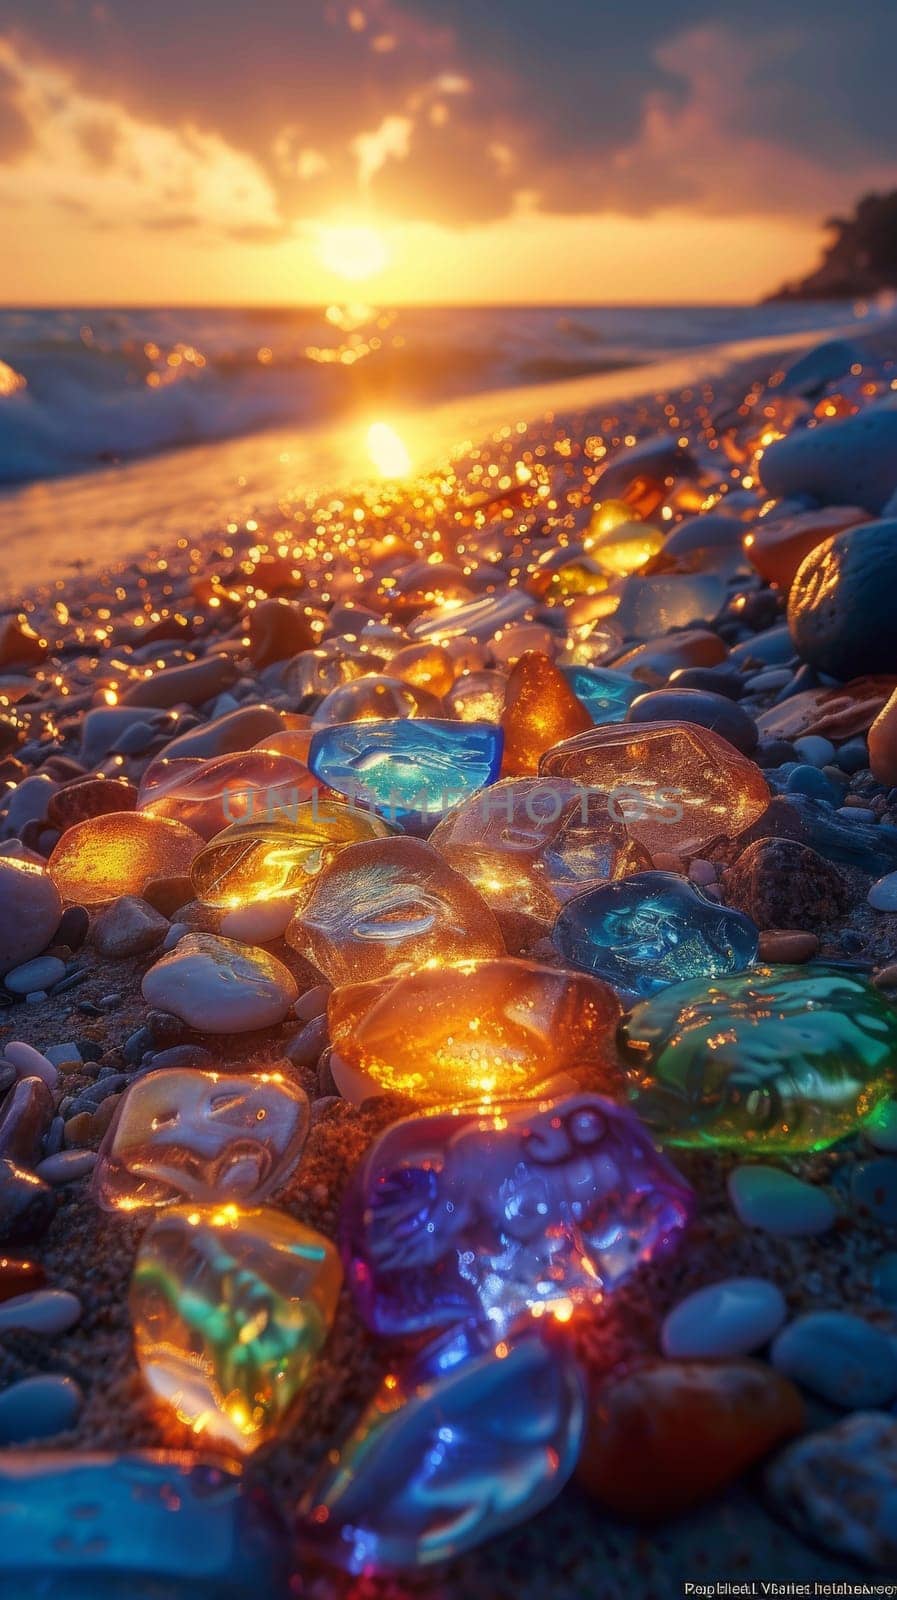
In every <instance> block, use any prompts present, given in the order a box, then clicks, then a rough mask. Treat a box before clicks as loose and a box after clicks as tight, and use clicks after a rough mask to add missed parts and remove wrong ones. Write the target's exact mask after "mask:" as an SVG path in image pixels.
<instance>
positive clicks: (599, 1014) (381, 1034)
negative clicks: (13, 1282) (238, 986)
mask: <svg viewBox="0 0 897 1600" xmlns="http://www.w3.org/2000/svg"><path fill="white" fill-rule="evenodd" d="M619 1015H620V1008H619V1001H618V1000H617V998H616V996H615V995H614V993H613V990H612V989H609V988H608V986H607V985H606V984H604V983H599V982H598V980H597V979H595V978H589V977H586V976H585V975H584V974H582V973H570V972H560V971H558V969H557V968H556V967H542V966H539V965H538V964H537V963H536V962H534V961H516V960H513V959H512V958H510V957H505V958H504V959H499V960H494V961H464V962H458V963H456V964H455V965H454V966H451V967H438V966H434V967H424V968H422V969H421V970H420V971H418V972H412V973H408V974H407V975H405V976H403V977H400V978H397V979H395V980H388V979H387V980H382V981H380V982H375V983H353V984H345V985H344V986H343V987H341V988H340V989H336V990H334V991H333V993H332V994H331V996H330V1003H329V1007H328V1016H329V1022H330V1037H331V1040H332V1042H333V1047H334V1050H335V1052H337V1055H338V1057H339V1058H340V1059H341V1060H342V1061H343V1062H344V1063H345V1064H346V1065H347V1066H348V1067H349V1068H350V1069H351V1070H352V1071H353V1072H355V1073H358V1074H361V1076H362V1078H363V1080H364V1081H365V1083H366V1084H367V1085H368V1086H369V1087H368V1093H371V1094H376V1093H381V1094H383V1093H386V1092H389V1093H393V1094H405V1095H411V1096H413V1098H414V1099H416V1100H419V1101H421V1102H423V1103H424V1104H428V1105H438V1106H444V1107H447V1106H451V1105H471V1104H472V1105H489V1104H493V1103H495V1102H496V1101H498V1102H501V1101H504V1100H513V1099H528V1098H530V1097H532V1096H533V1095H534V1094H535V1093H537V1092H538V1090H539V1089H540V1087H542V1086H544V1084H545V1083H546V1081H547V1080H548V1079H549V1078H552V1077H555V1076H557V1075H558V1074H561V1073H568V1072H570V1071H571V1070H573V1069H575V1068H578V1067H582V1066H584V1065H586V1064H590V1063H591V1064H595V1065H599V1066H600V1067H601V1070H602V1086H603V1087H606V1088H607V1090H608V1092H609V1093H612V1094H614V1093H617V1094H618V1093H619V1089H620V1085H621V1081H622V1075H621V1070H620V1068H619V1067H618V1066H617V1064H616V1060H615V1057H614V1051H613V1039H614V1030H615V1028H616V1026H617V1022H618V1019H619ZM337 1070H338V1066H337Z"/></svg>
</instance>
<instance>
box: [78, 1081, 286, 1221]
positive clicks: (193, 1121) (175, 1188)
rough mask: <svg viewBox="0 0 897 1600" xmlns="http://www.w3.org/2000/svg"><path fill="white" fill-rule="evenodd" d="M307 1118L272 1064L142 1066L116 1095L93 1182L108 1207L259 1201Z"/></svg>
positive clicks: (277, 1178) (282, 1174) (278, 1179)
mask: <svg viewBox="0 0 897 1600" xmlns="http://www.w3.org/2000/svg"><path fill="white" fill-rule="evenodd" d="M308 1125H309V1106H308V1097H307V1096H306V1094H305V1092H304V1090H303V1089H301V1088H300V1087H299V1085H298V1084H296V1083H293V1082H292V1080H291V1079H290V1077H289V1076H288V1075H287V1074H285V1073H284V1072H282V1071H278V1070H276V1068H275V1069H272V1070H268V1071H265V1072H258V1073H236V1072H234V1073H227V1074H221V1073H218V1072H199V1071H194V1070H192V1069H191V1068H188V1067H166V1068H164V1069H163V1070H161V1071H158V1072H147V1073H145V1074H144V1075H143V1076H141V1077H139V1078H136V1079H135V1080H134V1081H133V1083H132V1084H131V1085H130V1087H129V1088H128V1089H127V1091H126V1092H125V1094H123V1095H122V1097H121V1099H120V1100H119V1103H118V1106H117V1107H116V1111H115V1116H114V1117H113V1119H112V1122H111V1123H110V1125H109V1128H108V1129H107V1131H106V1134H105V1137H104V1139H103V1142H102V1144H101V1146H100V1152H99V1156H98V1158H97V1164H96V1166H95V1167H94V1169H93V1177H92V1179H91V1192H92V1194H93V1198H94V1199H95V1200H96V1202H97V1204H98V1205H101V1206H102V1207H103V1209H104V1210H105V1211H139V1210H142V1209H143V1208H144V1207H147V1206H167V1205H172V1204H177V1203H179V1202H182V1201H187V1200H197V1201H201V1202H213V1201H216V1200H219V1201H225V1200H238V1201H240V1202H241V1203H245V1204H257V1203H258V1202H259V1201H261V1200H264V1199H266V1198H267V1196H268V1195H269V1194H270V1193H271V1191H272V1190H273V1189H276V1188H277V1187H278V1185H280V1184H281V1183H283V1182H284V1180H285V1178H287V1177H288V1175H289V1173H290V1172H291V1171H292V1169H293V1167H294V1166H295V1165H296V1162H297V1161H298V1160H299V1157H300V1155H301V1154H302V1147H303V1145H304V1144H305V1139H306V1135H307V1133H308Z"/></svg>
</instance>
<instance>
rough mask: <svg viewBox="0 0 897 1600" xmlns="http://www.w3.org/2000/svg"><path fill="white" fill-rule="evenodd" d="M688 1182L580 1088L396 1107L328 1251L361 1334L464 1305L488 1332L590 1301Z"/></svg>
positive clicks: (613, 1283) (670, 1216)
mask: <svg viewBox="0 0 897 1600" xmlns="http://www.w3.org/2000/svg"><path fill="white" fill-rule="evenodd" d="M691 1206H692V1194H691V1190H690V1189H689V1188H688V1186H687V1184H686V1183H685V1182H684V1180H683V1179H682V1178H681V1177H680V1176H679V1173H678V1172H677V1171H676V1169H675V1168H674V1167H672V1166H671V1165H670V1164H669V1162H668V1161H666V1159H665V1158H664V1157H663V1156H661V1155H660V1154H659V1153H658V1152H657V1151H656V1150H655V1148H654V1146H653V1144H652V1143H651V1141H650V1139H649V1138H648V1136H647V1134H646V1133H645V1130H644V1128H643V1127H642V1125H641V1123H640V1122H639V1121H638V1120H637V1119H636V1118H635V1117H634V1116H633V1115H632V1114H631V1112H629V1111H627V1110H626V1109H624V1108H622V1107H620V1106H615V1105H613V1104H612V1103H611V1102H610V1101H609V1100H604V1099H602V1098H601V1097H600V1096H598V1095H595V1094H585V1093H583V1094H576V1095H571V1096H570V1097H569V1098H568V1099H565V1100H559V1101H555V1102H553V1103H549V1104H547V1105H546V1104H545V1103H544V1102H542V1103H541V1104H540V1103H538V1102H537V1103H534V1104H526V1105H524V1104H519V1103H518V1104H516V1105H513V1106H506V1107H503V1108H500V1109H499V1110H497V1111H495V1112H491V1113H489V1114H483V1115H477V1114H475V1113H468V1114H461V1115H453V1114H451V1113H449V1114H442V1115H438V1116H429V1117H409V1118H407V1119H406V1120H405V1121H403V1122H399V1123H396V1124H395V1125H394V1126H393V1127H391V1128H389V1129H387V1131H386V1132H385V1133H384V1134H383V1135H382V1136H381V1137H380V1139H378V1140H377V1142H376V1144H375V1145H374V1146H373V1147H372V1149H371V1150H370V1151H369V1152H368V1155H367V1157H366V1159H365V1160H364V1162H363V1163H362V1165H361V1167H360V1169H359V1171H358V1173H357V1174H356V1177H355V1180H354V1187H353V1188H352V1189H350V1191H349V1194H348V1196H347V1200H346V1205H345V1211H344V1219H343V1220H344V1227H343V1257H344V1261H345V1264H346V1271H347V1275H348V1279H349V1282H350V1283H351V1285H352V1288H353V1290H354V1293H355V1297H356V1300H357V1303H358V1306H359V1309H360V1311H361V1315H362V1317H363V1318H364V1320H365V1322H366V1323H367V1325H368V1327H370V1328H371V1329H372V1330H373V1331H374V1332H375V1333H381V1334H404V1333H418V1332H422V1331H423V1330H425V1329H428V1328H439V1327H444V1326H446V1325H448V1324H450V1323H452V1322H458V1321H462V1320H470V1319H474V1320H477V1321H479V1322H481V1323H482V1324H483V1325H484V1326H488V1327H489V1328H490V1329H491V1330H492V1332H493V1334H494V1335H495V1336H504V1335H506V1334H508V1333H509V1332H510V1331H513V1330H515V1329H519V1328H520V1327H521V1326H525V1325H526V1324H527V1322H528V1321H529V1318H530V1316H531V1315H541V1314H542V1313H543V1312H546V1311H549V1312H550V1311H554V1312H556V1313H557V1314H559V1315H564V1316H569V1314H570V1310H571V1309H572V1306H573V1305H575V1304H578V1303H585V1304H592V1303H594V1302H595V1301H598V1300H602V1299H603V1298H604V1297H605V1295H606V1294H607V1293H609V1292H610V1291H612V1290H614V1289H615V1288H616V1287H617V1285H618V1284H620V1283H621V1282H623V1281H624V1279H626V1278H627V1277H628V1276H629V1275H630V1273H631V1272H633V1271H634V1269H635V1268H636V1267H637V1266H638V1265H639V1264H640V1263H641V1262H645V1261H649V1260H650V1259H651V1258H652V1256H654V1255H656V1254H659V1253H662V1252H664V1251H665V1250H666V1249H667V1248H668V1247H669V1246H670V1245H671V1244H673V1243H674V1242H676V1241H677V1239H678V1236H679V1235H680V1233H681V1230H682V1229H683V1228H684V1226H685V1224H686V1222H687V1220H688V1218H689V1215H690V1213H691Z"/></svg>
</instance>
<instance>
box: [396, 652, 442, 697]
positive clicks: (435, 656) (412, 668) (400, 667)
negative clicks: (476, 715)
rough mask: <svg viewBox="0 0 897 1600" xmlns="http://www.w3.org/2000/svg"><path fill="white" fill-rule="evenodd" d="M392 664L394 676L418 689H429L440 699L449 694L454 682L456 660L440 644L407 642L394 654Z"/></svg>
mask: <svg viewBox="0 0 897 1600" xmlns="http://www.w3.org/2000/svg"><path fill="white" fill-rule="evenodd" d="M389 666H390V671H391V672H392V675H393V677H395V678H401V680H402V682H403V683H410V684H411V685H412V687H413V688H415V689H428V690H429V691H430V693H431V694H435V695H438V696H439V697H440V698H441V697H442V695H445V694H448V691H449V689H450V688H451V686H452V684H453V683H454V681H455V665H454V662H453V661H452V658H451V656H450V655H449V653H448V651H447V650H445V649H443V647H442V645H439V644H409V645H406V646H405V647H404V649H402V650H399V652H398V653H397V654H396V655H394V656H393V658H392V660H391V661H390V663H389Z"/></svg>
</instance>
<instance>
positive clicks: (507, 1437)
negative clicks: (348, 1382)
mask: <svg viewBox="0 0 897 1600" xmlns="http://www.w3.org/2000/svg"><path fill="white" fill-rule="evenodd" d="M459 1358H460V1359H459ZM584 1416H585V1402H584V1397H583V1389H582V1382H581V1379H580V1377H579V1373H578V1371H577V1369H576V1366H575V1363H574V1362H573V1360H572V1358H571V1357H570V1356H568V1355H567V1354H566V1353H565V1352H563V1351H561V1350H549V1349H548V1348H547V1346H546V1345H545V1344H544V1343H543V1342H542V1340H541V1339H539V1338H538V1337H537V1336H536V1335H535V1334H529V1335H527V1337H525V1338H522V1339H521V1340H520V1341H519V1342H518V1343H516V1344H513V1345H510V1346H507V1345H499V1346H498V1347H497V1348H493V1346H492V1343H491V1341H490V1340H489V1339H488V1338H487V1337H486V1336H485V1335H481V1336H477V1335H470V1334H469V1333H468V1332H467V1331H465V1334H464V1335H463V1336H462V1337H461V1338H459V1337H458V1335H456V1334H455V1333H454V1332H453V1333H452V1334H450V1335H449V1336H448V1337H447V1338H445V1339H443V1340H441V1341H439V1342H438V1343H437V1344H436V1345H434V1346H430V1347H429V1348H428V1349H426V1350H424V1351H423V1352H422V1353H421V1354H420V1355H419V1356H417V1357H415V1358H414V1359H413V1360H412V1361H411V1362H410V1363H408V1364H407V1365H406V1366H405V1367H404V1368H403V1369H400V1370H399V1371H398V1372H395V1373H391V1374H390V1375H389V1376H388V1377H387V1378H386V1380H385V1382H384V1384H383V1386H382V1388H381V1389H380V1391H379V1393H378V1394H377V1395H376V1396H375V1398H374V1400H373V1402H372V1404H371V1405H370V1406H369V1407H368V1409H367V1411H366V1412H365V1413H364V1414H363V1416H362V1418H361V1420H360V1422H359V1423H358V1426H357V1427H356V1429H355V1431H354V1433H353V1434H352V1435H351V1437H350V1438H349V1439H348V1440H347V1442H346V1444H345V1446H344V1447H343V1450H342V1452H341V1454H340V1458H339V1461H338V1463H337V1465H336V1466H334V1467H331V1468H329V1469H328V1470H327V1471H326V1473H325V1474H324V1476H323V1478H322V1479H321V1481H320V1482H319V1484H318V1485H317V1486H316V1488H315V1489H314V1490H313V1491H312V1493H311V1494H310V1495H309V1496H308V1498H307V1499H306V1501H305V1503H304V1505H303V1507H302V1521H301V1529H300V1539H301V1542H302V1543H303V1544H304V1545H305V1547H306V1551H307V1552H308V1553H312V1552H313V1553H314V1554H315V1555H317V1556H318V1557H319V1558H321V1559H323V1560H325V1561H327V1562H329V1563H330V1564H331V1565H333V1566H336V1567H339V1568H341V1569H342V1570H343V1571H345V1572H350V1573H353V1574H356V1575H358V1574H365V1575H371V1576H373V1575H374V1574H375V1573H383V1572H408V1571H413V1570H414V1569H416V1568H420V1567H428V1566H431V1565H433V1564H434V1563H435V1562H440V1561H446V1560H448V1559H450V1558H451V1557H454V1556H457V1555H460V1554H461V1552H462V1551H464V1550H470V1549H472V1548H473V1547H474V1546H475V1545H478V1544H482V1543H483V1542H484V1541H485V1540H486V1539H492V1538H495V1536H496V1535H497V1534H500V1533H504V1532H506V1531H507V1529H509V1528H513V1527H515V1526H516V1525H517V1524H518V1523H520V1522H524V1521H526V1520H527V1519H528V1518H530V1517H533V1516H535V1515H536V1514H537V1513H538V1512H539V1511H541V1510H542V1509H543V1508H544V1507H545V1506H546V1505H548V1504H549V1502H550V1501H551V1500H553V1499H554V1497H555V1495H557V1494H558V1493H559V1492H560V1490H561V1489H562V1488H563V1486H564V1484H565V1483H566V1482H567V1480H568V1478H569V1477H570V1474H571V1473H572V1471H573V1468H574V1466H575V1464H576V1459H577V1456H578V1454H579V1450H580V1446H581V1443H582V1434H583V1422H584Z"/></svg>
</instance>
